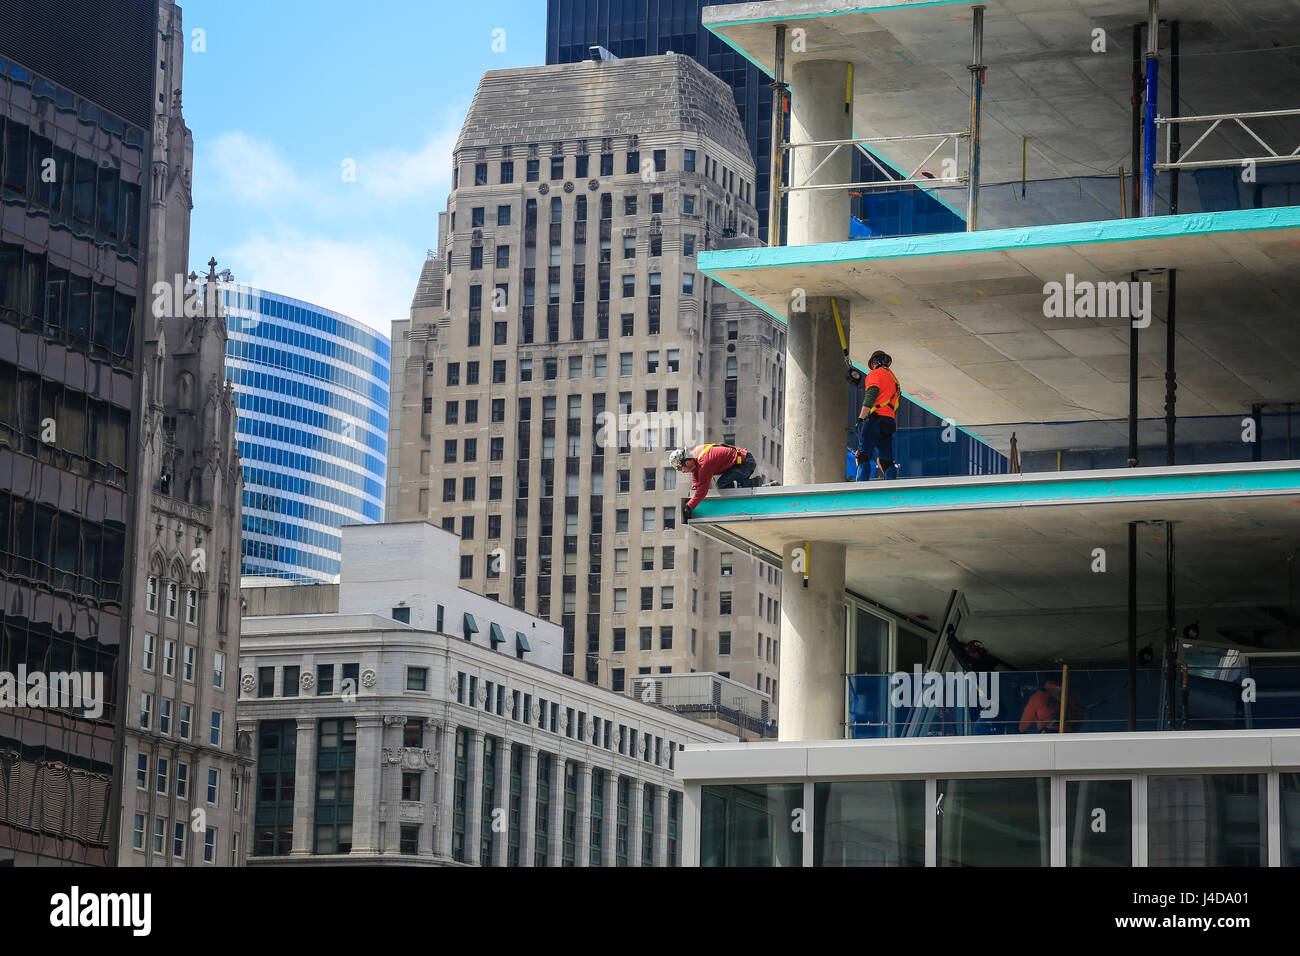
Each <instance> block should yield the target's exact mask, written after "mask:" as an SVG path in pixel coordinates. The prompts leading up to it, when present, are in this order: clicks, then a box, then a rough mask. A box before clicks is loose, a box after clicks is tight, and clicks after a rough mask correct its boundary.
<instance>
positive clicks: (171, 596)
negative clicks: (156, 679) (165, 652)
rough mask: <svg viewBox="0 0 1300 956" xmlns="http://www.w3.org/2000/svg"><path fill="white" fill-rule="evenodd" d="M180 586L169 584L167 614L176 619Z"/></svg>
mask: <svg viewBox="0 0 1300 956" xmlns="http://www.w3.org/2000/svg"><path fill="white" fill-rule="evenodd" d="M178 594H179V588H178V587H177V586H176V585H175V584H169V585H167V616H168V617H170V618H172V619H175V617H176V604H177V595H178ZM169 673H170V672H169Z"/></svg>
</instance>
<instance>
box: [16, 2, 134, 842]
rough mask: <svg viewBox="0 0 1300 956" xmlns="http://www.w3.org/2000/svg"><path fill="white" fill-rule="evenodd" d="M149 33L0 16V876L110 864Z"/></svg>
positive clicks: (97, 14) (82, 19)
mask: <svg viewBox="0 0 1300 956" xmlns="http://www.w3.org/2000/svg"><path fill="white" fill-rule="evenodd" d="M156 16H157V10H156V2H155V0H116V2H114V3H113V4H112V5H111V9H110V7H109V6H108V5H105V4H103V3H100V2H97V0H84V2H74V0H0V681H3V685H0V866H13V865H19V866H25V865H27V866H30V865H43V866H48V865H59V864H91V865H107V864H112V863H113V862H114V856H115V854H114V849H113V848H114V847H115V846H116V843H117V841H116V834H115V833H114V832H113V831H114V829H115V827H116V823H117V818H118V813H117V809H116V808H117V806H118V802H119V800H120V798H121V793H120V790H121V776H120V771H119V769H118V763H119V755H120V741H121V728H122V711H123V709H124V708H122V707H120V706H118V705H119V703H120V700H119V697H120V691H119V673H121V672H123V671H124V668H120V667H119V663H120V662H122V663H124V662H125V659H126V652H127V648H126V642H127V640H128V636H129V629H128V627H127V622H128V621H129V620H130V607H129V595H130V593H131V581H130V574H131V572H130V567H131V564H132V562H131V561H129V560H128V559H127V556H128V555H129V554H131V548H132V542H131V533H132V529H133V528H134V525H135V520H134V514H135V498H136V491H137V488H136V483H137V480H138V478H137V476H136V475H135V474H134V470H135V469H134V465H135V461H136V455H135V449H136V446H137V436H136V433H137V430H138V412H139V408H140V405H139V403H140V398H139V396H140V393H141V390H140V381H139V379H140V375H141V370H140V348H141V344H142V341H143V334H142V330H141V328H140V323H141V316H142V315H143V314H144V311H143V309H144V307H145V306H146V304H147V301H148V300H147V299H146V298H145V293H146V292H147V279H146V276H145V263H146V253H145V250H146V249H147V247H148V244H147V236H146V231H147V215H146V208H147V207H146V205H145V204H146V203H147V202H148V198H149V188H148V183H149V176H150V170H151V165H152V163H151V129H152V126H153V99H154V91H153V88H154V85H155V83H154V77H155V66H154V50H155V42H154V38H155V32H156V31H155V19H156ZM36 672H39V673H41V674H43V675H46V677H47V679H48V680H50V681H54V680H56V679H57V678H56V675H59V674H64V675H76V676H77V678H79V679H82V680H85V681H88V682H89V684H88V687H85V686H83V690H82V692H81V693H79V694H77V695H76V697H73V696H72V695H71V694H69V695H66V696H65V695H62V694H60V695H50V696H43V695H39V692H38V691H37V690H36V686H37V685H32V688H31V690H30V691H29V689H28V688H27V687H25V686H24V685H25V684H26V680H20V681H19V682H18V686H17V687H15V685H14V681H15V679H17V678H21V677H22V675H24V674H26V675H31V674H33V673H36ZM99 681H102V684H99V687H100V688H102V694H97V693H96V692H95V688H96V684H97V682H99ZM60 683H62V682H60ZM64 686H65V687H68V688H69V689H70V687H71V685H70V684H65V685H64Z"/></svg>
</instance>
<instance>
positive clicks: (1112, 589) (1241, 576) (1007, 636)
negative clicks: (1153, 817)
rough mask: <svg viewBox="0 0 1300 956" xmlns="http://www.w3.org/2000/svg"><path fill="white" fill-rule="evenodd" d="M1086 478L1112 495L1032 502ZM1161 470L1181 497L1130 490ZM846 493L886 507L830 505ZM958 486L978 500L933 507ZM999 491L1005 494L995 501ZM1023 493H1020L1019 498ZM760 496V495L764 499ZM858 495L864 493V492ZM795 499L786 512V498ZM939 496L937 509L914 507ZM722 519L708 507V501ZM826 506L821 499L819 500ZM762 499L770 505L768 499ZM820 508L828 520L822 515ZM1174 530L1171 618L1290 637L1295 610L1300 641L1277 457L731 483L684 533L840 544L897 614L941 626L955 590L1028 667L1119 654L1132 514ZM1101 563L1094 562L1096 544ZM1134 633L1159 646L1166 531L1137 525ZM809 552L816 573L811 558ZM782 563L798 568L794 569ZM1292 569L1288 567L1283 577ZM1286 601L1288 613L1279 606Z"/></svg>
mask: <svg viewBox="0 0 1300 956" xmlns="http://www.w3.org/2000/svg"><path fill="white" fill-rule="evenodd" d="M1261 472H1262V473H1267V474H1268V475H1270V476H1273V478H1274V479H1275V480H1273V481H1272V486H1271V487H1270V488H1261V489H1260V490H1255V491H1245V490H1243V491H1240V493H1229V494H1227V495H1225V494H1223V493H1222V489H1219V490H1211V489H1206V490H1205V491H1204V493H1202V492H1200V491H1197V488H1198V487H1199V486H1198V482H1199V481H1201V480H1204V479H1206V478H1207V476H1213V475H1216V474H1220V475H1222V474H1226V473H1231V474H1232V476H1233V477H1232V479H1231V480H1232V481H1237V480H1239V479H1240V480H1242V481H1243V482H1245V481H1246V480H1247V479H1249V477H1250V476H1251V475H1252V474H1254V475H1259V474H1260V473H1261ZM1081 475H1082V476H1084V477H1086V478H1088V479H1089V480H1091V481H1096V482H1097V485H1098V489H1099V490H1100V489H1101V488H1103V486H1104V488H1105V489H1106V490H1107V491H1108V492H1110V493H1113V494H1114V497H1110V498H1107V500H1104V501H1095V502H1090V503H1085V502H1078V501H1075V502H1065V501H1060V502H1056V503H1038V504H1035V503H1034V495H1035V494H1036V493H1038V491H1037V490H1038V489H1041V490H1042V491H1043V492H1044V493H1050V489H1051V488H1052V487H1053V486H1055V485H1056V484H1057V483H1058V482H1061V481H1071V480H1073V479H1078V478H1079V477H1080V476H1081ZM1152 475H1159V476H1163V477H1162V478H1161V480H1168V481H1170V482H1172V483H1174V484H1172V485H1171V487H1178V484H1177V483H1178V482H1186V484H1185V493H1182V494H1177V495H1140V496H1139V495H1133V496H1125V495H1124V491H1125V487H1126V484H1125V483H1126V482H1130V481H1131V482H1141V481H1142V480H1143V479H1144V477H1146V476H1152ZM846 489H851V490H852V493H858V492H861V493H863V494H866V495H868V499H867V501H868V502H869V503H870V502H871V501H872V500H873V499H875V498H878V499H879V504H878V507H875V506H873V507H857V508H855V509H849V508H843V509H837V508H834V506H833V505H832V504H831V501H832V499H833V498H834V496H836V495H837V494H844V493H845V492H846ZM952 489H958V490H962V489H965V490H966V491H967V492H968V493H977V494H979V495H981V496H984V497H987V498H989V499H990V501H989V502H986V503H983V504H968V505H963V506H945V505H942V504H937V503H934V502H935V501H937V500H938V498H939V497H940V496H941V495H943V494H944V493H945V491H946V490H952ZM999 497H1003V498H1004V500H1003V501H1002V502H1001V503H995V502H994V501H993V499H996V498H999ZM1017 498H1019V499H1020V500H1014V499H1017ZM765 499H766V500H765ZM856 500H857V501H858V503H859V505H861V503H862V499H856ZM782 501H785V502H788V503H789V506H788V507H782V506H781V502H782ZM923 501H930V502H931V503H929V504H924V503H917V504H909V502H923ZM717 503H725V504H726V505H727V506H728V507H727V508H726V510H727V511H728V512H730V513H729V514H727V515H726V516H719V517H709V516H708V512H709V511H710V509H714V510H721V509H719V507H718V504H717ZM823 503H824V504H823ZM763 506H765V507H763ZM822 508H824V509H825V510H822V511H821V513H820V514H818V513H817V512H818V511H819V510H820V509H822ZM1165 519H1168V520H1172V521H1174V522H1176V525H1175V544H1176V567H1177V573H1176V577H1175V587H1176V597H1177V606H1178V608H1179V612H1178V627H1179V628H1180V629H1181V628H1182V627H1183V626H1184V625H1186V624H1189V623H1192V622H1193V621H1197V622H1199V623H1200V624H1201V638H1202V640H1206V641H1213V640H1216V639H1222V640H1233V641H1238V642H1244V643H1253V642H1255V641H1260V642H1262V643H1264V644H1265V645H1267V646H1271V647H1284V646H1287V628H1286V620H1287V614H1290V615H1292V616H1293V624H1294V625H1295V626H1294V633H1295V635H1296V638H1297V639H1298V640H1300V618H1296V617H1294V616H1295V615H1296V613H1297V610H1300V609H1297V607H1296V591H1295V589H1296V588H1297V587H1300V573H1297V572H1300V569H1294V568H1292V567H1291V565H1289V564H1288V561H1287V558H1288V555H1292V554H1294V553H1295V551H1296V549H1297V547H1298V546H1300V469H1297V468H1296V467H1295V464H1294V463H1292V464H1291V466H1282V465H1243V466H1190V467H1186V468H1178V469H1130V470H1124V471H1113V472H1105V473H1075V474H1074V475H1073V476H1071V475H1069V474H1066V475H1057V476H1052V477H1050V478H1043V477H1040V476H1034V477H1033V478H1032V479H1031V478H1029V477H1028V476H1025V477H1023V478H1021V477H1019V476H998V477H981V478H962V479H919V480H915V481H897V482H871V483H868V484H867V485H821V486H808V487H803V488H780V489H761V490H754V491H737V492H728V493H724V494H721V495H719V496H718V497H715V498H712V499H710V500H709V501H706V502H705V504H703V505H702V506H701V508H700V512H699V513H697V516H696V517H695V518H693V519H692V521H691V527H692V528H695V529H696V530H699V531H702V532H703V533H706V534H713V535H715V536H721V537H723V539H724V540H727V541H729V542H730V543H731V544H732V546H735V544H736V541H737V539H740V540H743V541H745V542H748V543H750V544H751V545H753V546H755V547H757V548H758V549H761V550H763V551H766V552H770V553H771V554H773V555H780V554H782V553H783V549H784V548H785V547H786V546H787V545H790V544H792V543H796V542H802V541H832V542H839V543H842V544H844V545H845V546H846V549H847V559H846V587H847V588H849V589H850V590H853V591H856V592H857V593H859V594H862V595H864V596H866V597H868V598H870V599H872V600H874V601H877V602H879V603H881V604H883V605H885V606H887V607H889V608H890V609H892V610H894V611H897V612H900V613H903V614H908V615H911V616H913V617H918V618H920V619H922V620H924V621H928V623H929V624H930V626H932V627H935V626H937V625H938V622H939V620H940V619H941V617H942V615H943V610H944V607H945V603H946V601H947V597H948V593H949V591H951V590H952V589H954V588H957V589H960V590H961V591H962V592H963V593H964V594H965V595H966V598H967V600H968V601H969V603H970V607H971V610H972V612H973V613H972V619H971V622H970V624H969V628H970V630H969V632H968V634H967V636H968V637H977V638H979V639H980V640H983V641H984V642H985V643H986V644H987V645H988V646H989V647H990V649H991V650H993V652H994V653H995V654H998V655H999V656H1004V657H1005V658H1007V659H1008V660H1010V661H1011V662H1013V663H1016V664H1019V665H1021V666H1026V665H1031V664H1034V663H1040V662H1047V661H1053V660H1057V659H1060V658H1064V659H1066V660H1067V661H1083V660H1113V659H1115V658H1117V657H1122V656H1123V647H1124V641H1125V635H1126V634H1127V625H1126V621H1127V558H1126V555H1127V524H1128V522H1130V521H1146V522H1159V521H1162V520H1165ZM1096 548H1101V549H1104V551H1105V558H1106V570H1105V572H1104V573H1098V572H1095V571H1094V570H1093V564H1094V561H1095V555H1094V549H1096ZM1139 551H1140V557H1139V562H1138V567H1139V603H1140V605H1141V609H1142V610H1141V614H1140V618H1139V633H1140V634H1141V635H1142V643H1143V644H1147V643H1152V642H1155V644H1156V646H1157V647H1159V642H1160V640H1161V633H1162V631H1161V628H1162V627H1163V623H1164V569H1165V530H1164V528H1163V526H1161V525H1159V524H1150V525H1143V526H1141V527H1140V528H1139ZM815 561H816V558H815V552H814V567H815V566H816V565H815ZM787 573H789V572H788V571H787ZM1289 574H1294V577H1290V578H1289V577H1288V575H1289ZM1287 607H1289V608H1290V611H1287V610H1286V608H1287Z"/></svg>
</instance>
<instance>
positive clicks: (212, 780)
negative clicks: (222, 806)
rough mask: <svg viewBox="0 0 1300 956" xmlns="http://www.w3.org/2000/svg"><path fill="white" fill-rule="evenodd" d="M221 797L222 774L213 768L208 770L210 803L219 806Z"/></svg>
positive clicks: (208, 796)
mask: <svg viewBox="0 0 1300 956" xmlns="http://www.w3.org/2000/svg"><path fill="white" fill-rule="evenodd" d="M220 797H221V772H220V771H219V770H217V768H216V767H211V768H209V770H208V787H207V798H208V803H209V804H211V805H212V806H214V807H215V806H217V805H218V803H219V801H220Z"/></svg>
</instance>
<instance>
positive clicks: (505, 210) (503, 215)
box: [497, 163, 514, 226]
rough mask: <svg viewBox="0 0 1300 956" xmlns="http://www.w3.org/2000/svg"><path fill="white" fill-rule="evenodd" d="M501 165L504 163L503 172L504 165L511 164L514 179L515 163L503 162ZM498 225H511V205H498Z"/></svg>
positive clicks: (504, 180)
mask: <svg viewBox="0 0 1300 956" xmlns="http://www.w3.org/2000/svg"><path fill="white" fill-rule="evenodd" d="M501 165H502V167H503V172H504V167H505V166H510V167H511V178H512V179H513V178H514V166H513V164H511V163H502V164H501ZM502 182H509V180H506V179H503V180H502ZM497 225H498V226H508V225H510V207H509V206H497Z"/></svg>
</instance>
